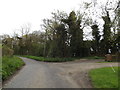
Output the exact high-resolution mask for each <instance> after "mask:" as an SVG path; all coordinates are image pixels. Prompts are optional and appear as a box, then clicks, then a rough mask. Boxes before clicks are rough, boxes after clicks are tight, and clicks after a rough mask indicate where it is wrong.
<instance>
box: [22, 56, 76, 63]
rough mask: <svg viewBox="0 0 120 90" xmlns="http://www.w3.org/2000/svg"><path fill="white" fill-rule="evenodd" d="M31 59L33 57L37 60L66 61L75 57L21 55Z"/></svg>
mask: <svg viewBox="0 0 120 90" xmlns="http://www.w3.org/2000/svg"><path fill="white" fill-rule="evenodd" d="M23 57H27V58H31V59H35V60H38V61H45V62H66V61H72V60H75V58H57V57H56V58H50V57H48V58H47V57H37V56H27V55H26V56H23Z"/></svg>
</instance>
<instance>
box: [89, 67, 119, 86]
mask: <svg viewBox="0 0 120 90" xmlns="http://www.w3.org/2000/svg"><path fill="white" fill-rule="evenodd" d="M113 69H114V70H115V72H114V71H113V70H112V68H111V67H105V68H98V69H93V70H91V71H90V72H89V75H90V78H91V80H92V84H93V86H94V88H118V72H119V71H120V67H119V69H118V67H113Z"/></svg>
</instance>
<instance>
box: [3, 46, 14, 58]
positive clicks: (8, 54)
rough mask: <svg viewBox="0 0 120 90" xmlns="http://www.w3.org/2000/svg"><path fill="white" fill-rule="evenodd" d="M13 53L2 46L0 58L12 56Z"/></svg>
mask: <svg viewBox="0 0 120 90" xmlns="http://www.w3.org/2000/svg"><path fill="white" fill-rule="evenodd" d="M13 53H14V51H13V50H12V49H10V48H9V47H7V46H5V45H3V46H2V56H13Z"/></svg>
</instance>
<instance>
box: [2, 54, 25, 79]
mask: <svg viewBox="0 0 120 90" xmlns="http://www.w3.org/2000/svg"><path fill="white" fill-rule="evenodd" d="M23 65H24V62H23V61H22V60H21V59H20V58H19V57H16V56H12V57H7V56H4V57H2V71H0V73H2V80H5V79H7V78H8V77H9V76H10V75H12V74H13V73H14V72H15V71H16V70H18V69H19V68H20V67H21V66H23Z"/></svg>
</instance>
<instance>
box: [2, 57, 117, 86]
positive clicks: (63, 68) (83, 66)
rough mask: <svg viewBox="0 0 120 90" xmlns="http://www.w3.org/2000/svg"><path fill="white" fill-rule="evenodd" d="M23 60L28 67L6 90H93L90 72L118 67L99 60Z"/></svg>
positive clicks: (7, 84)
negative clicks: (60, 89)
mask: <svg viewBox="0 0 120 90" xmlns="http://www.w3.org/2000/svg"><path fill="white" fill-rule="evenodd" d="M21 58H22V59H23V61H24V62H25V63H26V65H25V66H24V67H23V68H22V69H21V70H20V72H19V73H18V74H17V75H15V76H14V77H13V78H12V79H11V80H10V81H8V83H6V84H5V85H4V86H3V87H4V88H92V85H91V82H90V79H89V76H88V71H89V70H91V69H94V68H99V67H110V65H113V66H117V65H118V63H96V62H98V60H92V61H91V60H81V61H72V62H62V63H48V62H40V61H35V60H32V59H28V58H23V57H21ZM111 70H112V69H111Z"/></svg>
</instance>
